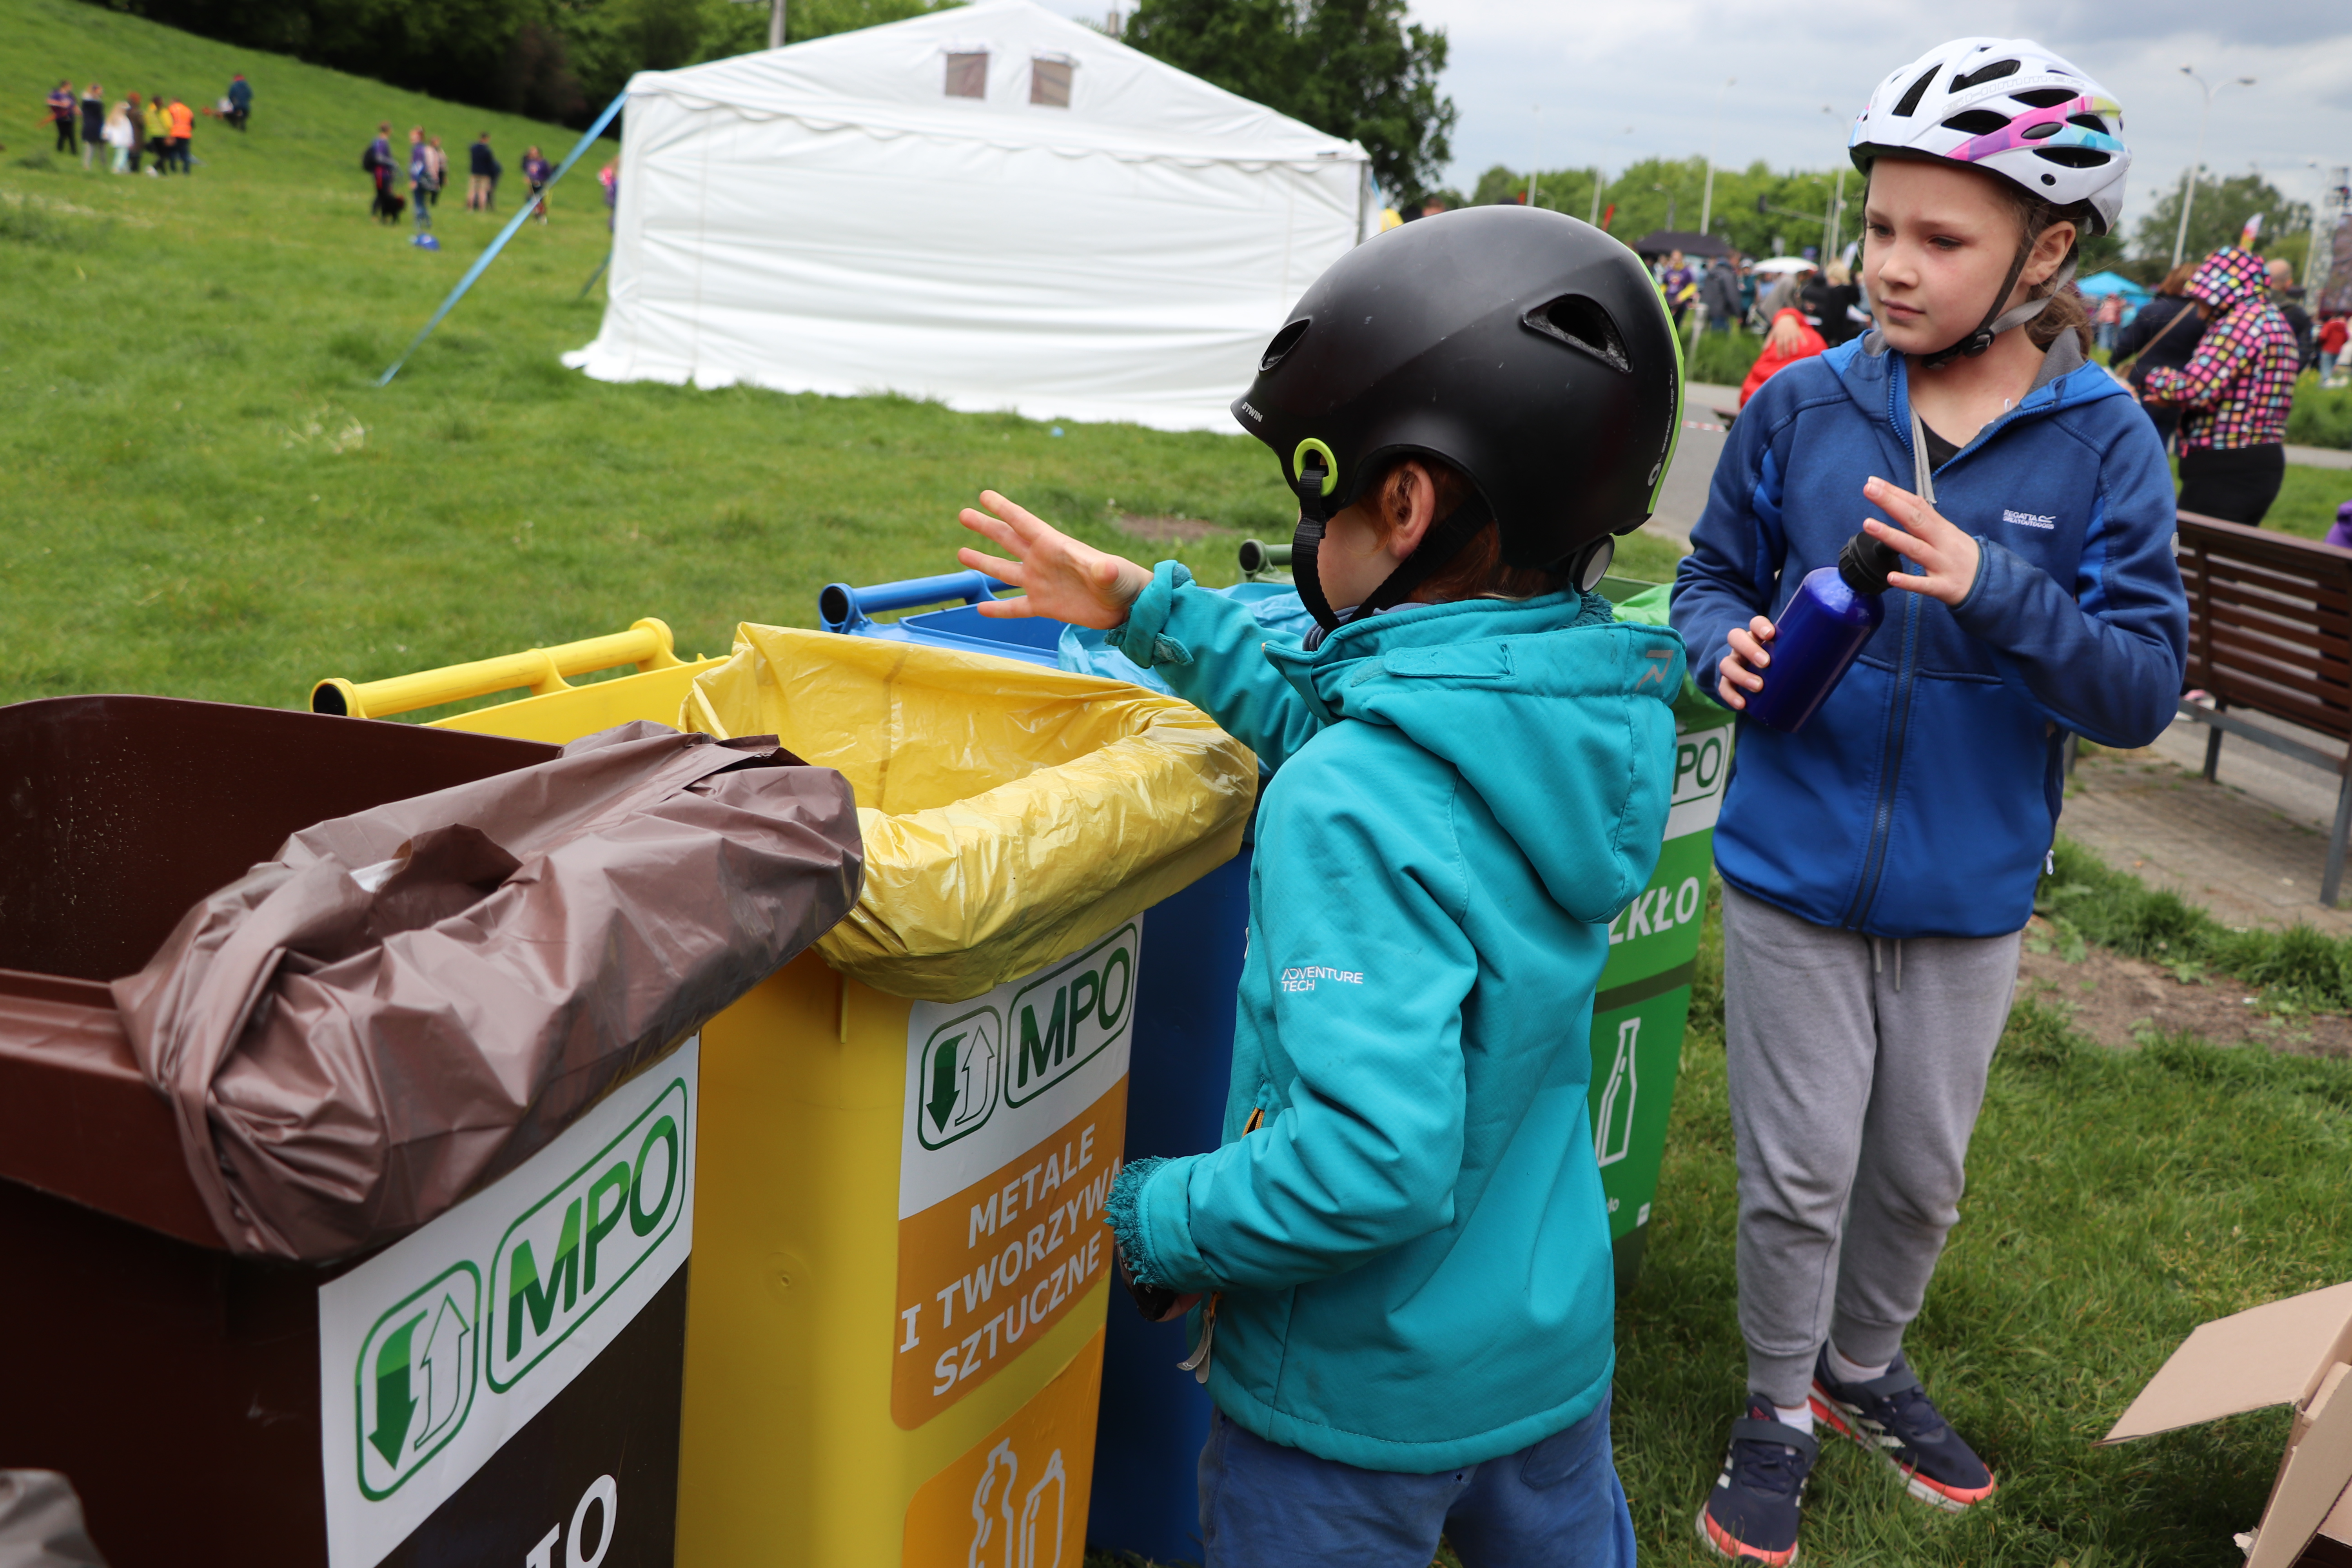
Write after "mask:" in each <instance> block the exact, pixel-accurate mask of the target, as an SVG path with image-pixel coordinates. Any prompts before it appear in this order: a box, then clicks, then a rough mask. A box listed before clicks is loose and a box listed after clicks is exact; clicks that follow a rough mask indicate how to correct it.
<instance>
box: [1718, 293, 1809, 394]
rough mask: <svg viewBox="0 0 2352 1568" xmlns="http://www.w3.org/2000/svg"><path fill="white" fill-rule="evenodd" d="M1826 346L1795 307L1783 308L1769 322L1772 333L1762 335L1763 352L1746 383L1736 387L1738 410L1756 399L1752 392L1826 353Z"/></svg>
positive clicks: (1749, 367) (1751, 366)
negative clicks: (1798, 365) (1793, 368)
mask: <svg viewBox="0 0 2352 1568" xmlns="http://www.w3.org/2000/svg"><path fill="white" fill-rule="evenodd" d="M1829 349H1830V345H1829V344H1828V343H1827V342H1823V341H1822V334H1821V333H1819V332H1817V331H1814V330H1813V324H1812V323H1811V321H1807V320H1806V319H1805V313H1804V312H1803V311H1802V310H1798V309H1797V308H1796V307H1795V306H1793V305H1790V306H1784V307H1783V308H1782V309H1781V310H1780V311H1779V312H1778V313H1777V314H1775V315H1774V316H1773V318H1772V330H1771V331H1769V333H1767V334H1766V335H1765V338H1764V352H1763V353H1759V354H1758V355H1757V356H1756V363H1754V364H1751V365H1749V366H1748V379H1747V380H1745V381H1743V382H1741V383H1740V384H1739V406H1740V407H1742V408H1745V407H1747V406H1748V399H1749V398H1751V397H1753V396H1755V395H1756V389H1757V388H1758V387H1759V386H1761V385H1763V384H1765V383H1766V382H1768V381H1769V380H1771V379H1772V377H1773V376H1775V375H1777V374H1780V372H1782V371H1784V370H1786V369H1788V368H1789V367H1790V365H1792V364H1794V363H1797V362H1798V361H1799V360H1801V359H1811V358H1812V357H1813V356H1814V355H1815V354H1822V353H1829Z"/></svg>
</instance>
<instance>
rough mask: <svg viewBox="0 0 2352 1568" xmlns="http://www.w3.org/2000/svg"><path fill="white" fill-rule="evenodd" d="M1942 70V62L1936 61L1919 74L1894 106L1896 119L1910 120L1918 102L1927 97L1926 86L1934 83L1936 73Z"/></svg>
mask: <svg viewBox="0 0 2352 1568" xmlns="http://www.w3.org/2000/svg"><path fill="white" fill-rule="evenodd" d="M1943 68H1944V62H1943V61H1941V60H1937V62H1936V63H1935V64H1934V65H1931V66H1929V67H1928V68H1927V69H1926V70H1924V71H1921V72H1920V73H1919V79H1918V80H1917V81H1915V82H1913V83H1912V84H1911V89H1910V90H1909V91H1907V92H1906V93H1905V94H1904V95H1903V100H1902V101H1901V102H1900V103H1897V104H1896V105H1895V114H1896V116H1897V117H1899V118H1901V119H1905V120H1908V119H1910V118H1911V115H1912V112H1913V111H1914V110H1916V109H1917V108H1918V107H1919V100H1921V99H1923V98H1925V97H1927V84H1928V83H1929V82H1931V81H1934V80H1935V79H1936V73H1937V71H1939V70H1942V69H1943Z"/></svg>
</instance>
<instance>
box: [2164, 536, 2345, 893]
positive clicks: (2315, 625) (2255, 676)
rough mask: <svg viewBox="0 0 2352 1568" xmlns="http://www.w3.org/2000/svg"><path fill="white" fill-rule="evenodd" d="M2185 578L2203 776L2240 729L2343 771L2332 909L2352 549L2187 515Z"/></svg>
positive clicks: (2340, 865) (2327, 879) (2325, 884)
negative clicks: (2293, 730) (2307, 734)
mask: <svg viewBox="0 0 2352 1568" xmlns="http://www.w3.org/2000/svg"><path fill="white" fill-rule="evenodd" d="M2179 555H2180V583H2181V586H2182V587H2184V588H2186V589H2187V590H2188V592H2189V668H2188V672H2187V675H2186V677H2185V679H2184V681H2183V684H2184V686H2185V687H2186V689H2188V690H2190V691H2196V690H2200V689H2201V690H2203V691H2206V692H2208V693H2210V696H2211V699H2212V706H2210V708H2209V707H2207V706H2205V705H2204V704H2203V703H2200V702H2191V701H2189V700H2187V698H2186V697H2184V698H2183V699H2182V700H2181V702H2180V716H2181V717H2182V718H2184V719H2189V720H2193V721H2196V722H2197V723H2200V724H2204V725H2208V726H2210V729H2211V731H2212V732H2211V733H2210V735H2209V736H2207V738H2206V741H2205V776H2206V777H2207V778H2208V779H2211V778H2212V777H2213V775H2214V770H2215V769H2216V768H2217V767H2219V766H2220V764H2221V738H2222V736H2224V735H2225V734H2226V735H2236V736H2239V737H2241V738H2242V739H2244V740H2248V741H2252V742H2253V743H2254V744H2256V745H2258V746H2268V747H2269V748H2270V749H2271V750H2273V751H2274V752H2284V753H2285V754H2286V755H2288V756H2290V757H2294V758H2295V759H2296V760H2297V761H2299V762H2305V763H2310V764H2311V765H2312V766H2314V767H2316V768H2322V769H2325V770H2326V771H2327V772H2329V773H2334V774H2335V775H2336V780H2337V784H2336V825H2335V827H2334V829H2333V831H2331V832H2330V833H2329V834H2328V836H2327V869H2326V874H2325V875H2324V876H2323V877H2322V879H2321V881H2320V890H2319V901H2320V902H2321V903H2323V904H2326V905H2328V906H2329V907H2330V908H2333V907H2334V906H2335V903H2336V891H2337V889H2338V887H2339V885H2340V884H2341V883H2342V882H2343V879H2344V850H2345V840H2346V837H2347V832H2352V551H2347V550H2338V549H2336V548H2335V547H2334V546H2332V545H2326V544H2321V543H2318V542H2315V541H2313V540H2308V539H2298V538H2296V537H2295V536H2294V535H2293V534H2286V533H2279V532H2276V531H2270V530H2265V529H2260V528H2248V527H2246V526H2245V525H2243V524H2242V523H2235V522H2223V521H2221V520H2220V519H2219V518H2210V517H2202V516H2200V515H2199V514H2198V513H2196V512H2189V511H2184V512H2182V513H2181V514H2180V549H2179ZM2231 710H2242V711H2245V712H2252V713H2259V714H2262V715H2263V716H2264V717H2266V718H2271V719H2279V720H2284V721H2286V722H2287V723H2290V724H2294V725H2296V726H2298V727H2300V728H2302V729H2304V730H2307V731H2314V732H2315V733H2316V734H2319V735H2321V736H2324V737H2326V739H2328V740H2332V741H2334V742H2336V743H2337V745H2338V746H2339V747H2341V748H2343V750H2340V751H2336V752H2328V751H2323V750H2322V749H2320V748H2319V747H2317V746H2313V745H2308V744H2306V743H2305V742H2303V741H2301V740H2298V739H2296V738H2295V737H2294V736H2291V735H2282V734H2280V733H2279V732H2278V731H2275V730H2270V729H2265V728H2263V727H2262V726H2260V725H2255V724H2250V723H2248V722H2246V721H2244V720H2243V719H2241V718H2239V717H2237V716H2236V714H2235V713H2233V712H2232V711H2231Z"/></svg>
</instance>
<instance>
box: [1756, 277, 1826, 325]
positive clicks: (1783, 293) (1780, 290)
mask: <svg viewBox="0 0 2352 1568" xmlns="http://www.w3.org/2000/svg"><path fill="white" fill-rule="evenodd" d="M1812 275H1813V272H1812V268H1811V266H1807V267H1806V268H1804V269H1803V270H1801V271H1797V272H1783V273H1781V274H1780V276H1779V277H1778V278H1776V279H1773V280H1772V284H1771V287H1769V288H1768V289H1765V290H1764V298H1763V299H1762V300H1759V301H1758V303H1757V306H1756V312H1757V314H1759V315H1760V316H1762V317H1763V318H1764V321H1765V325H1766V328H1767V330H1768V331H1769V329H1770V328H1771V326H1772V325H1774V324H1775V323H1777V322H1778V321H1780V312H1781V311H1783V310H1803V309H1804V298H1805V283H1806V280H1807V279H1811V277H1812Z"/></svg>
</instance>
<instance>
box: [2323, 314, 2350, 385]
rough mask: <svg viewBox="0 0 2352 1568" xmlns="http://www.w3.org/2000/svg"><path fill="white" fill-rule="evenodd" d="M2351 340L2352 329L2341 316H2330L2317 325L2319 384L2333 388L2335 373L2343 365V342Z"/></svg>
mask: <svg viewBox="0 0 2352 1568" xmlns="http://www.w3.org/2000/svg"><path fill="white" fill-rule="evenodd" d="M2347 338H2352V327H2347V325H2346V324H2345V321H2344V318H2343V317H2341V316H2330V317H2328V318H2327V320H2326V321H2322V322H2321V323H2320V324H2319V333H2318V347H2319V384H2320V385H2322V386H2333V385H2335V384H2336V372H2337V370H2338V369H2339V368H2340V367H2341V366H2342V365H2343V363H2344V342H2345V340H2346V339H2347Z"/></svg>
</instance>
